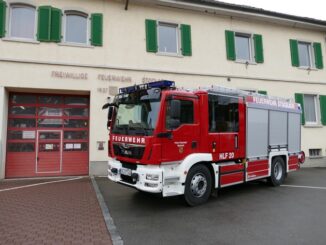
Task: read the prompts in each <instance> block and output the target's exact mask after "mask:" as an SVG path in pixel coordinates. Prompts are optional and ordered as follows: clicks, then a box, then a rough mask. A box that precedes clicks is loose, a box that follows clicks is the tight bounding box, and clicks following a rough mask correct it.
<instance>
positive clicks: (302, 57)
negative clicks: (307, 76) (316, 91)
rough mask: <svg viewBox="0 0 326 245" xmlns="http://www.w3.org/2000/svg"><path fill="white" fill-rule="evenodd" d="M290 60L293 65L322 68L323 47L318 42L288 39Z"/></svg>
mask: <svg viewBox="0 0 326 245" xmlns="http://www.w3.org/2000/svg"><path fill="white" fill-rule="evenodd" d="M290 49H291V62H292V66H294V67H302V68H308V69H310V68H314V69H323V68H324V61H323V52H322V50H323V47H322V44H321V43H319V42H304V41H298V40H295V39H290Z"/></svg>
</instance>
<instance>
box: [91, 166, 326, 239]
mask: <svg viewBox="0 0 326 245" xmlns="http://www.w3.org/2000/svg"><path fill="white" fill-rule="evenodd" d="M96 181H97V184H98V186H99V189H100V191H101V193H102V195H103V197H104V200H105V203H106V205H107V206H108V208H109V211H110V213H111V216H112V218H113V220H114V223H115V225H116V226H117V229H118V231H119V233H120V235H121V237H122V239H123V241H124V244H126V245H133V244H135V245H138V244H141V245H144V244H145V245H151V244H155V245H157V244H169V245H171V244H178V245H179V244H180V245H182V244H187V245H189V244H214V245H215V244H273V245H275V244H314V245H316V244H323V245H324V244H326V229H325V227H326V169H322V168H313V169H302V170H300V171H298V172H295V173H291V174H289V176H288V178H287V179H286V181H285V183H284V184H285V185H289V186H282V187H276V188H275V187H270V186H268V185H267V184H266V183H264V182H261V181H260V182H254V183H248V184H243V185H239V186H234V187H228V188H225V189H222V190H221V191H220V192H219V195H218V197H217V198H215V197H212V198H211V199H210V200H209V202H208V203H206V204H204V205H202V206H198V207H194V208H189V207H187V206H186V205H185V204H184V201H183V199H182V197H172V198H161V197H158V196H155V195H150V194H144V193H141V192H139V191H137V190H134V189H131V188H128V187H125V186H122V185H119V184H115V183H112V182H110V181H109V180H108V179H107V178H97V179H96ZM310 187H322V188H310Z"/></svg>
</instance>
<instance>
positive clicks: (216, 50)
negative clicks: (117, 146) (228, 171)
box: [0, 0, 326, 178]
mask: <svg viewBox="0 0 326 245" xmlns="http://www.w3.org/2000/svg"><path fill="white" fill-rule="evenodd" d="M28 2H31V3H34V4H35V5H36V6H40V5H49V4H50V5H52V6H54V7H58V8H61V9H79V10H84V11H86V12H88V13H94V12H100V13H103V14H104V38H103V39H104V46H103V47H71V46H65V45H63V44H55V43H38V42H35V43H22V42H14V41H10V40H6V39H4V40H1V39H0V54H1V55H0V69H1V72H0V88H1V86H2V87H5V88H6V89H7V90H8V91H17V90H20V91H34V92H53V93H72V92H73V93H81V94H90V98H91V108H90V117H91V122H90V162H94V163H95V162H97V163H98V162H104V161H106V159H107V143H106V144H105V151H98V150H97V145H96V142H97V141H105V142H107V131H106V114H105V112H103V111H102V110H101V106H102V105H103V104H104V103H105V102H106V97H107V96H109V95H110V94H109V92H106V91H104V90H103V88H109V87H120V86H128V85H130V84H131V83H124V82H118V81H101V80H99V79H98V75H99V74H103V75H117V76H125V77H131V78H132V83H136V82H137V83H139V82H142V81H143V79H144V78H155V79H170V80H175V81H176V82H177V85H178V86H183V87H192V88H193V87H197V86H199V85H200V86H209V85H212V84H217V85H221V86H226V87H233V88H241V89H257V90H267V91H268V94H270V95H275V96H282V97H289V98H294V93H295V92H305V93H307V92H309V93H316V94H325V95H326V69H323V70H318V71H317V70H316V71H314V70H313V71H311V72H308V71H307V70H303V69H299V68H294V67H292V66H291V59H290V48H289V39H290V38H294V39H302V40H307V41H314V42H321V43H322V49H323V53H324V56H325V53H326V52H325V51H326V50H325V32H319V31H312V30H307V29H298V28H295V27H287V26H281V25H276V24H275V25H274V24H271V23H264V22H257V21H251V20H249V19H238V18H230V17H225V16H217V15H211V14H204V13H199V12H195V11H186V10H177V9H171V8H159V7H156V8H154V7H150V6H148V5H146V6H142V5H134V4H131V5H130V6H129V10H128V11H125V10H124V1H107V0H93V1H80V0H67V1H44V0H43V1H42V0H40V1H37V0H29V1H28ZM147 18H149V19H156V20H164V21H168V22H176V23H185V24H190V25H191V27H192V48H193V55H192V56H191V57H172V56H162V55H157V54H153V53H147V52H146V40H145V19H147ZM226 29H231V30H235V31H243V32H250V33H258V34H262V35H263V39H264V55H265V63H264V64H259V65H249V66H246V65H245V64H241V63H236V62H231V61H228V60H227V59H226V51H225V37H224V31H225V30H226ZM324 62H325V61H324ZM53 71H62V72H71V73H75V74H78V73H87V74H88V79H87V80H81V79H76V80H74V79H63V78H56V77H53V76H52V72H53ZM227 77H230V78H231V81H229V82H228V81H227ZM113 80H114V79H113ZM99 89H101V91H100V90H99ZM2 91H4V89H2ZM0 94H1V90H0ZM3 94H4V93H3ZM5 101H7V100H6V99H5ZM1 104H3V105H4V107H5V108H6V107H7V105H6V103H1ZM1 110H3V108H2V107H1V106H0V113H1V116H2V115H3V113H2V111H1ZM6 118H7V116H6V115H5V116H4V119H6ZM0 120H1V118H0ZM5 121H6V120H1V123H3V122H5ZM3 127H4V126H1V124H0V135H1V128H3ZM5 132H6V130H4V132H2V136H3V135H5ZM1 139H2V144H3V146H4V144H5V143H4V137H1ZM302 145H303V150H305V151H306V152H308V149H309V148H321V149H322V150H323V155H326V127H318V128H307V127H303V130H302ZM3 161H4V160H3ZM322 162H325V163H324V165H325V166H326V161H325V160H323V161H322ZM3 166H4V162H3ZM0 178H1V171H0Z"/></svg>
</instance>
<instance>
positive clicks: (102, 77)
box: [97, 74, 132, 83]
mask: <svg viewBox="0 0 326 245" xmlns="http://www.w3.org/2000/svg"><path fill="white" fill-rule="evenodd" d="M97 79H98V80H100V81H105V82H123V83H131V82H132V78H131V77H128V76H118V75H111V74H107V75H105V74H98V75H97Z"/></svg>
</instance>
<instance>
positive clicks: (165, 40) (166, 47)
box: [158, 22, 179, 54]
mask: <svg viewBox="0 0 326 245" xmlns="http://www.w3.org/2000/svg"><path fill="white" fill-rule="evenodd" d="M158 50H159V52H160V53H171V54H178V53H179V31H178V25H176V24H169V23H163V22H159V23H158Z"/></svg>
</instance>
